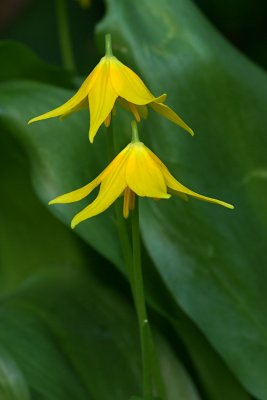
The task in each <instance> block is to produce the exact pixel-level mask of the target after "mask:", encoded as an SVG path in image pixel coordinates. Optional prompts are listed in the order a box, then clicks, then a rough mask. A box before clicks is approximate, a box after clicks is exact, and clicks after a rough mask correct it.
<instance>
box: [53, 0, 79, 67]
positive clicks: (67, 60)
mask: <svg viewBox="0 0 267 400" xmlns="http://www.w3.org/2000/svg"><path fill="white" fill-rule="evenodd" d="M56 5H57V20H58V34H59V44H60V49H61V57H62V62H63V65H64V67H65V68H66V69H68V70H70V71H76V67H75V62H74V56H73V51H72V45H71V37H70V28H69V21H68V13H67V7H66V1H65V0H57V3H56Z"/></svg>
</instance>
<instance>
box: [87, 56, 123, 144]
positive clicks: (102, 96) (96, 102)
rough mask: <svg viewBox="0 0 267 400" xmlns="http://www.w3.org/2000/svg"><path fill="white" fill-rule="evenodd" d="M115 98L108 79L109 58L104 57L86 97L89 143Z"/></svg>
mask: <svg viewBox="0 0 267 400" xmlns="http://www.w3.org/2000/svg"><path fill="white" fill-rule="evenodd" d="M117 97H118V95H117V93H116V91H115V89H114V87H113V85H112V83H111V78H110V57H106V60H105V62H103V63H102V65H101V69H99V71H98V75H97V77H96V79H95V80H94V84H93V85H92V87H91V89H90V91H89V95H88V100H89V108H90V130H89V139H90V142H91V143H93V140H94V137H95V135H96V133H97V131H98V129H99V127H100V125H102V123H103V122H104V121H105V119H106V118H107V116H108V115H109V114H110V112H111V110H112V108H113V106H114V103H115V100H116V98H117Z"/></svg>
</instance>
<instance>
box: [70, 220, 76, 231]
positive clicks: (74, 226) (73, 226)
mask: <svg viewBox="0 0 267 400" xmlns="http://www.w3.org/2000/svg"><path fill="white" fill-rule="evenodd" d="M76 226H77V224H76V223H75V222H74V221H73V220H72V221H71V224H70V227H71V229H75V228H76Z"/></svg>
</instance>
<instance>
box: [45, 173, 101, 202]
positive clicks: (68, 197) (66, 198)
mask: <svg viewBox="0 0 267 400" xmlns="http://www.w3.org/2000/svg"><path fill="white" fill-rule="evenodd" d="M101 175H102V174H100V175H98V177H97V178H95V179H94V180H93V181H92V182H90V183H88V184H87V185H85V186H83V187H81V188H79V189H76V190H73V191H72V192H69V193H66V194H62V195H61V196H58V197H56V198H55V199H53V200H51V201H50V202H49V205H51V204H63V203H74V202H75V201H79V200H82V199H83V198H84V197H86V196H88V195H89V194H90V193H91V192H92V190H94V189H95V188H96V187H97V185H99V184H100V180H101Z"/></svg>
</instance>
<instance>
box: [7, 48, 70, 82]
mask: <svg viewBox="0 0 267 400" xmlns="http://www.w3.org/2000/svg"><path fill="white" fill-rule="evenodd" d="M0 52H1V69H0V81H6V80H10V79H12V80H17V79H29V80H32V81H34V80H38V81H42V82H47V83H50V84H56V85H57V86H63V87H72V86H73V85H71V81H72V79H73V76H72V74H71V73H70V72H67V71H64V70H63V69H62V68H58V67H52V66H50V65H48V64H45V63H44V62H43V61H41V60H40V59H39V58H38V57H37V56H36V55H35V54H34V53H33V52H32V51H31V50H30V49H29V48H28V47H26V46H24V45H22V44H20V43H18V42H12V41H2V42H0Z"/></svg>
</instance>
